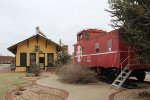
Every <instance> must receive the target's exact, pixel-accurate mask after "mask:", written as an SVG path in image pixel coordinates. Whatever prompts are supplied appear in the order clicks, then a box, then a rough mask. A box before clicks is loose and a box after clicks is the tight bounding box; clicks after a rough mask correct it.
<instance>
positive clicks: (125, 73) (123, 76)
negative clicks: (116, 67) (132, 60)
mask: <svg viewBox="0 0 150 100" xmlns="http://www.w3.org/2000/svg"><path fill="white" fill-rule="evenodd" d="M132 71H133V70H129V69H128V66H126V67H125V68H124V69H123V70H122V71H121V73H120V74H119V76H118V77H117V78H116V79H115V80H114V82H113V83H112V84H111V87H113V86H114V87H116V88H117V89H119V88H120V87H121V86H122V84H123V83H124V82H125V80H126V79H127V78H128V77H129V75H130V74H131V73H132Z"/></svg>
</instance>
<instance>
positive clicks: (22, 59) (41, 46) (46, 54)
mask: <svg viewBox="0 0 150 100" xmlns="http://www.w3.org/2000/svg"><path fill="white" fill-rule="evenodd" d="M36 29H37V34H36V35H33V36H32V37H30V38H27V39H25V40H23V41H21V42H19V43H17V44H15V45H13V46H11V47H9V48H8V50H9V51H11V52H12V53H13V54H14V55H15V57H16V70H15V71H26V70H27V67H29V66H31V64H32V63H33V62H34V63H36V64H37V63H38V64H39V65H40V69H41V70H47V69H48V68H50V67H53V66H54V64H55V63H54V62H55V61H56V60H57V59H58V52H59V51H60V50H63V47H61V46H60V45H58V44H57V43H55V42H53V41H51V40H50V39H48V38H46V36H45V35H43V33H42V32H40V31H39V27H37V28H36Z"/></svg>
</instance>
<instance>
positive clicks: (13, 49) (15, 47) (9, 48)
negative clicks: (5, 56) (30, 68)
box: [7, 34, 63, 54]
mask: <svg viewBox="0 0 150 100" xmlns="http://www.w3.org/2000/svg"><path fill="white" fill-rule="evenodd" d="M34 37H41V38H44V39H45V40H47V41H48V42H50V43H53V44H54V45H56V46H57V47H58V48H60V49H62V50H63V48H62V47H61V46H60V45H59V44H57V43H55V42H53V41H52V40H50V39H48V38H46V37H43V36H41V35H39V34H36V35H34V36H31V37H29V38H27V39H25V40H23V41H21V42H18V43H16V44H14V45H12V46H10V47H8V48H7V49H8V50H9V51H10V52H12V53H13V54H16V51H17V45H18V44H21V43H23V42H25V41H28V40H29V39H31V38H34Z"/></svg>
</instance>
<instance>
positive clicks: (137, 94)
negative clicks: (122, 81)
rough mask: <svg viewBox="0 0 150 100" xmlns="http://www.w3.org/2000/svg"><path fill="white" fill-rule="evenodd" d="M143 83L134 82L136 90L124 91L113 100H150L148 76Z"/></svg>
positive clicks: (149, 76) (149, 79) (148, 75)
mask: <svg viewBox="0 0 150 100" xmlns="http://www.w3.org/2000/svg"><path fill="white" fill-rule="evenodd" d="M145 81H147V82H135V84H136V85H137V86H138V88H137V89H126V90H125V91H122V92H120V93H118V94H117V95H115V100H150V74H147V75H146V78H145Z"/></svg>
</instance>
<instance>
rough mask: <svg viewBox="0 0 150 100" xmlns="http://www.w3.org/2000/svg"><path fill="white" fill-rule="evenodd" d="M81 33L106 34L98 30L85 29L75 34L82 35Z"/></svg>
mask: <svg viewBox="0 0 150 100" xmlns="http://www.w3.org/2000/svg"><path fill="white" fill-rule="evenodd" d="M83 32H90V33H106V31H103V30H100V29H85V30H82V31H80V32H78V33H77V35H79V34H81V33H83Z"/></svg>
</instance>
